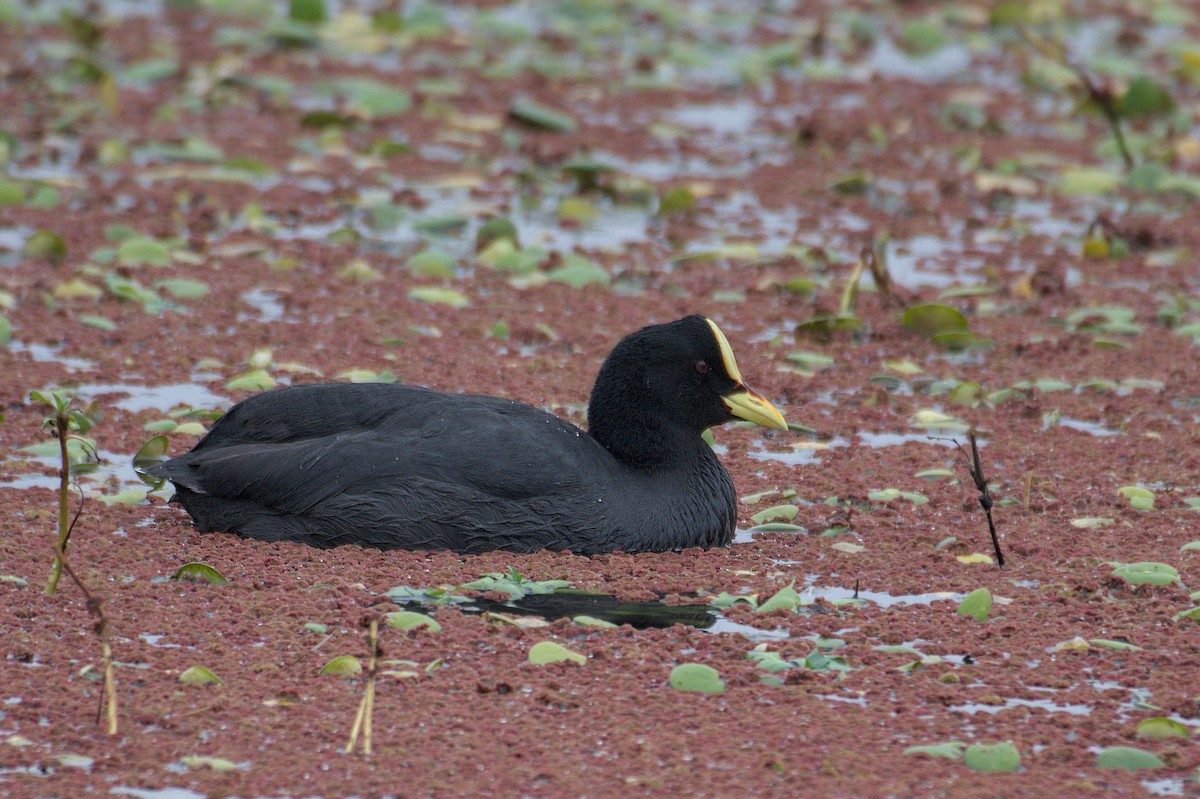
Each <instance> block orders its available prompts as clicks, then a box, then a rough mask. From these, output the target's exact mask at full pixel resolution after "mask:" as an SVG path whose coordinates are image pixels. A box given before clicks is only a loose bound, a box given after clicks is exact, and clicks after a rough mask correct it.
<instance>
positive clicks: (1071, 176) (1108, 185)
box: [1058, 167, 1122, 194]
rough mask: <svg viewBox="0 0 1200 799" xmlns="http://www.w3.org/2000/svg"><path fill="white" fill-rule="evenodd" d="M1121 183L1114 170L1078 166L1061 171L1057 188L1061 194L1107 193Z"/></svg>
mask: <svg viewBox="0 0 1200 799" xmlns="http://www.w3.org/2000/svg"><path fill="white" fill-rule="evenodd" d="M1121 183H1122V178H1121V176H1120V175H1119V174H1116V173H1115V172H1109V171H1108V170H1105V169H1093V168H1088V167H1079V168H1075V169H1067V170H1064V171H1063V173H1062V176H1061V177H1060V178H1059V181H1058V190H1059V191H1060V192H1062V193H1063V194H1107V193H1108V192H1110V191H1112V190H1114V189H1116V188H1118V187H1119V186H1120V185H1121Z"/></svg>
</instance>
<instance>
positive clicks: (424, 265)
mask: <svg viewBox="0 0 1200 799" xmlns="http://www.w3.org/2000/svg"><path fill="white" fill-rule="evenodd" d="M407 266H408V271H410V272H412V273H413V274H414V275H416V276H418V277H440V278H445V279H447V280H449V279H450V278H452V277H454V270H455V269H457V268H458V261H457V260H455V258H454V256H453V255H451V254H450V253H448V252H446V251H445V250H422V251H421V252H419V253H417V254H416V255H414V256H413V257H411V258H409V259H408V264H407Z"/></svg>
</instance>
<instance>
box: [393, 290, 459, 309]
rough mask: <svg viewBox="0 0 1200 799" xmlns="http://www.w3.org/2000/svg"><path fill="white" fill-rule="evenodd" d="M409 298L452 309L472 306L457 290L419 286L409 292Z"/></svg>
mask: <svg viewBox="0 0 1200 799" xmlns="http://www.w3.org/2000/svg"><path fill="white" fill-rule="evenodd" d="M408 298H409V299H410V300H416V301H417V302H428V303H434V304H437V305H449V306H450V307H451V308H466V307H467V306H468V305H470V304H471V301H470V300H469V299H467V297H466V295H465V294H463V293H462V292H460V291H456V290H455V289H448V288H441V287H438V286H417V287H415V288H411V289H409V290H408Z"/></svg>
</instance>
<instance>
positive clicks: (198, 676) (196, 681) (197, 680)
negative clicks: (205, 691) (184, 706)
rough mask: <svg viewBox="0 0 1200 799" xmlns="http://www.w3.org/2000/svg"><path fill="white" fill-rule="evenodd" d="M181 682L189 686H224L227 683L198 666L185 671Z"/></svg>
mask: <svg viewBox="0 0 1200 799" xmlns="http://www.w3.org/2000/svg"><path fill="white" fill-rule="evenodd" d="M179 681H180V682H184V683H187V684H188V685H224V684H225V681H224V680H222V679H221V678H220V677H218V676H217V675H215V674H213V673H212V671H211V670H209V669H208V668H206V667H204V666H200V665H196V666H191V667H189V668H187V669H184V671H183V673H182V674H180V675H179Z"/></svg>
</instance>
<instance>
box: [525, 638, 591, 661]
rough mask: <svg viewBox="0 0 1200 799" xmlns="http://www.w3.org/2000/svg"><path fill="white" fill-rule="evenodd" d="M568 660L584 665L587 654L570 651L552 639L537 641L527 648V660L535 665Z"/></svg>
mask: <svg viewBox="0 0 1200 799" xmlns="http://www.w3.org/2000/svg"><path fill="white" fill-rule="evenodd" d="M564 660H568V661H570V662H572V663H578V664H580V665H584V664H586V663H587V656H586V655H581V654H579V653H578V652H572V651H571V650H570V649H567V648H566V647H565V646H563V645H562V644H558V643H555V642H554V641H539V642H538V643H536V644H534V645H533V646H532V647H530V649H529V662H530V663H534V664H537V665H542V664H545V663H559V662H561V661H564Z"/></svg>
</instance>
